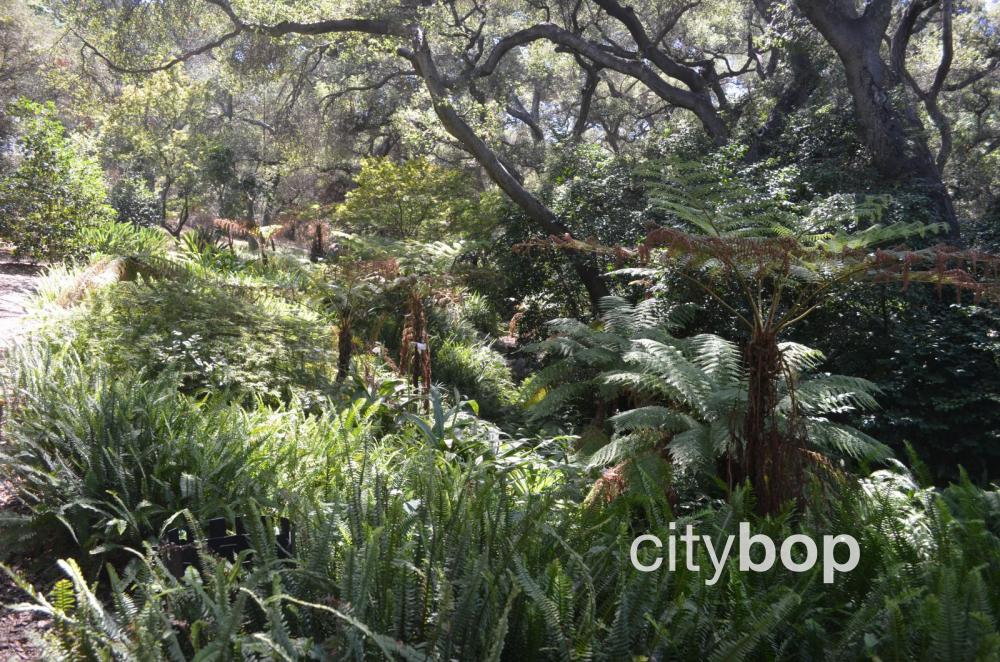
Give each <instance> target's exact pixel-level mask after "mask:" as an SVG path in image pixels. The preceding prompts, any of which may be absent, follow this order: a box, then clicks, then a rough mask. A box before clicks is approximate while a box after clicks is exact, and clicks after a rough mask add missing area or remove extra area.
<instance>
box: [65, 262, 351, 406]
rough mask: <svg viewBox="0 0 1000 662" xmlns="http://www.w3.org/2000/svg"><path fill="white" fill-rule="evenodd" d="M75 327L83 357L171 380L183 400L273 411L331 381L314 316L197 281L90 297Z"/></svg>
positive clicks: (133, 286)
mask: <svg viewBox="0 0 1000 662" xmlns="http://www.w3.org/2000/svg"><path fill="white" fill-rule="evenodd" d="M74 327H75V330H76V335H75V338H74V339H73V345H74V347H76V348H77V349H78V351H80V352H81V353H85V354H86V355H88V356H92V357H94V358H95V359H103V360H105V361H107V362H108V364H109V365H110V366H111V367H112V368H113V369H118V370H128V369H144V370H145V371H146V372H147V373H148V374H151V375H155V374H159V373H161V372H170V373H173V374H175V375H177V376H178V378H179V379H180V380H181V382H182V390H184V391H185V392H187V393H200V392H216V391H222V392H225V393H227V394H228V395H229V396H230V397H232V398H235V399H237V400H242V401H245V402H252V401H253V400H255V399H263V400H264V401H265V402H268V403H271V404H274V403H278V402H288V401H290V400H291V399H293V398H306V399H310V398H312V399H315V398H316V397H321V396H320V395H319V393H320V392H321V391H323V390H324V389H325V388H326V387H327V386H329V384H330V381H331V379H332V377H329V374H328V373H329V370H330V365H332V361H333V347H332V344H333V343H332V338H331V335H330V332H329V330H328V327H327V326H326V325H325V324H324V323H323V322H322V321H320V320H319V319H318V318H317V317H316V315H315V314H312V313H310V312H309V311H308V310H307V309H305V308H302V307H300V306H296V305H294V304H290V303H288V302H286V301H284V300H282V299H279V298H274V297H271V296H269V295H267V294H266V293H253V292H243V291H241V290H238V289H232V288H229V287H226V286H224V285H221V284H216V283H213V282H211V281H207V280H203V279H198V278H192V277H181V278H177V279H161V280H157V281H155V282H148V281H145V280H138V281H133V282H119V283H115V284H112V285H110V286H107V287H105V288H103V289H100V290H98V291H96V292H94V294H93V295H92V296H91V297H90V299H89V300H88V301H87V303H86V305H85V306H84V307H83V309H82V310H81V311H80V314H79V315H78V316H77V318H76V320H75V322H74ZM328 377H329V378H328Z"/></svg>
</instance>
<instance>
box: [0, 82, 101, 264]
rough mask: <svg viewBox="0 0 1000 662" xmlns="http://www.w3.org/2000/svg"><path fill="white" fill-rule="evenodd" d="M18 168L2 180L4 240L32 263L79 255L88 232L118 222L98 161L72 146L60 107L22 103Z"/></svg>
mask: <svg viewBox="0 0 1000 662" xmlns="http://www.w3.org/2000/svg"><path fill="white" fill-rule="evenodd" d="M14 114H15V115H16V116H17V117H18V121H19V132H18V138H17V142H16V144H15V147H14V150H13V158H14V159H15V166H14V167H13V168H12V169H11V170H10V171H9V172H8V173H7V174H6V175H5V176H4V177H3V179H0V239H4V240H6V241H9V242H11V243H13V244H14V247H15V255H17V256H19V257H27V258H31V259H33V260H52V259H61V258H64V257H67V256H73V255H79V254H81V253H82V252H83V251H84V246H83V245H81V242H80V241H79V238H80V233H81V231H82V230H84V229H85V228H87V227H89V226H92V225H96V224H98V223H101V222H104V221H108V220H111V219H113V217H114V210H113V209H112V208H111V207H110V206H109V205H108V204H107V202H106V200H105V189H104V179H103V173H102V172H101V169H100V167H99V166H98V164H97V162H96V161H95V160H94V159H93V158H92V157H91V156H89V155H88V154H87V153H86V152H85V151H84V150H83V149H82V147H81V146H80V145H79V144H78V143H75V142H73V141H72V140H71V139H70V138H69V137H68V136H67V135H66V131H65V129H64V128H63V126H62V124H61V123H60V122H59V120H58V119H57V118H56V110H55V107H54V106H53V105H51V104H48V105H41V104H37V103H34V102H31V101H21V102H19V103H18V104H17V105H16V106H15V108H14Z"/></svg>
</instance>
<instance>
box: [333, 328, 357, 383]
mask: <svg viewBox="0 0 1000 662" xmlns="http://www.w3.org/2000/svg"><path fill="white" fill-rule="evenodd" d="M353 353H354V334H353V333H352V332H351V319H350V317H347V316H344V317H342V318H341V320H340V331H338V332H337V383H338V384H341V383H343V381H344V380H345V379H347V375H348V373H349V372H350V370H351V355H352V354H353Z"/></svg>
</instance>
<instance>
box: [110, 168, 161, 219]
mask: <svg viewBox="0 0 1000 662" xmlns="http://www.w3.org/2000/svg"><path fill="white" fill-rule="evenodd" d="M109 202H110V203H111V206H112V207H114V209H115V211H116V212H117V213H118V221H119V222H121V223H130V224H132V225H134V226H136V227H152V226H155V225H159V223H160V218H161V213H160V212H161V210H160V199H159V198H158V197H157V196H156V194H155V193H153V192H152V191H151V190H149V187H148V186H147V185H146V182H145V181H144V180H143V179H142V178H141V177H136V176H135V175H130V176H127V177H122V178H121V179H120V180H118V181H117V182H115V185H114V186H112V187H111V195H110V196H109Z"/></svg>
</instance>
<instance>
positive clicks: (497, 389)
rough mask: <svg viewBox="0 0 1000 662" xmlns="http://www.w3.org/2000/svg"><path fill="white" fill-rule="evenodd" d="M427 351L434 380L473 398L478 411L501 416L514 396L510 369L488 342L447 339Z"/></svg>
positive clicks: (491, 415)
mask: <svg viewBox="0 0 1000 662" xmlns="http://www.w3.org/2000/svg"><path fill="white" fill-rule="evenodd" d="M433 350H434V348H433V347H432V353H431V363H432V366H433V371H434V372H433V375H434V381H436V382H440V383H442V384H445V385H447V386H450V387H454V388H456V389H458V391H459V392H460V393H461V394H462V395H464V396H466V397H468V398H470V399H472V400H475V401H476V402H477V403H478V405H479V413H480V415H482V416H483V417H485V418H487V419H491V420H494V419H496V418H497V417H499V416H502V415H503V413H504V411H505V410H507V409H508V408H509V407H510V406H511V405H512V404H513V403H514V400H515V398H516V391H515V388H514V383H513V380H512V379H511V374H510V368H508V367H507V362H506V361H505V360H504V357H503V356H502V355H501V354H500V353H499V352H497V351H496V350H494V349H491V348H490V347H489V345H487V344H485V343H483V342H480V341H472V342H465V341H462V340H459V339H457V338H448V339H446V340H444V342H442V343H441V344H440V346H439V347H437V348H436V351H433Z"/></svg>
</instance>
